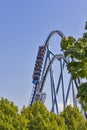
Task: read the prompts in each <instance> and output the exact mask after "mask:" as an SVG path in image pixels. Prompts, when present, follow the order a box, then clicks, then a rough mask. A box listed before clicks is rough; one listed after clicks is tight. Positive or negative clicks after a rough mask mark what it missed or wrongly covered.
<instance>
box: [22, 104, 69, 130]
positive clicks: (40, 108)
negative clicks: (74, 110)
mask: <svg viewBox="0 0 87 130" xmlns="http://www.w3.org/2000/svg"><path fill="white" fill-rule="evenodd" d="M21 113H22V115H23V116H25V117H26V118H27V119H28V120H29V124H28V125H29V127H28V128H29V130H68V129H67V126H66V125H65V122H64V119H63V118H62V117H60V116H58V115H56V114H53V113H51V112H49V111H48V110H47V108H46V107H45V106H44V105H43V104H41V103H40V102H35V103H34V104H33V105H32V106H30V107H26V108H23V110H22V111H21Z"/></svg>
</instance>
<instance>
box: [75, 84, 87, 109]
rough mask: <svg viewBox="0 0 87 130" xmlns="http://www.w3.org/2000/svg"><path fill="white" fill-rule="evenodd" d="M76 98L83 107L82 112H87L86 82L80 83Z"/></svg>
mask: <svg viewBox="0 0 87 130" xmlns="http://www.w3.org/2000/svg"><path fill="white" fill-rule="evenodd" d="M77 98H79V99H80V103H81V104H82V105H83V108H84V110H85V111H86V110H87V82H85V83H82V84H81V85H80V87H79V88H78V94H77Z"/></svg>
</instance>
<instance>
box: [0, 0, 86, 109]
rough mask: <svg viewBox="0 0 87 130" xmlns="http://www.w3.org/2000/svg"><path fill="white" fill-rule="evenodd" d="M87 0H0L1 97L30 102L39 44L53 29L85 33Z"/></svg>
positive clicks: (20, 105) (76, 33)
mask: <svg viewBox="0 0 87 130" xmlns="http://www.w3.org/2000/svg"><path fill="white" fill-rule="evenodd" d="M86 20H87V1H86V0H84V1H83V0H66V1H64V0H37V1H35V0H0V97H5V98H8V99H9V100H12V101H13V102H14V103H15V104H16V105H18V106H19V107H22V106H23V105H28V103H29V99H30V95H31V91H32V87H33V84H32V73H33V68H34V64H35V59H36V55H37V50H38V46H39V45H42V44H43V43H44V41H45V40H46V38H47V36H48V34H49V33H50V32H51V31H52V30H61V31H62V32H63V33H64V34H65V35H66V36H69V35H72V36H74V37H76V38H78V37H81V36H82V33H83V32H84V25H85V21H86Z"/></svg>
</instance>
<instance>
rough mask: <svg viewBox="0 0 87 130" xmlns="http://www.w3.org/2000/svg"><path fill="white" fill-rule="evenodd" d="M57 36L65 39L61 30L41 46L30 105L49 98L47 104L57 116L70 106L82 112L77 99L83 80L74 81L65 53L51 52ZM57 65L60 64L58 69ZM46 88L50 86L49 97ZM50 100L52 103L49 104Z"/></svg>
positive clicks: (52, 33)
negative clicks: (78, 108) (51, 41)
mask: <svg viewBox="0 0 87 130" xmlns="http://www.w3.org/2000/svg"><path fill="white" fill-rule="evenodd" d="M55 34H57V35H58V36H59V37H60V38H61V39H62V38H64V37H65V35H64V34H63V33H62V32H61V31H59V30H55V31H52V32H51V33H50V34H49V36H48V37H47V39H46V41H45V43H44V44H43V45H42V46H39V49H38V53H37V57H36V62H35V67H34V71H33V76H32V78H33V81H32V83H33V90H32V94H31V98H30V105H32V104H33V103H34V102H36V101H40V102H42V103H45V102H46V100H47V97H49V99H48V101H47V104H48V105H49V106H50V110H51V111H52V112H55V113H56V114H59V113H60V111H61V110H63V109H64V108H65V107H66V106H67V105H68V104H71V105H73V106H76V107H80V109H81V110H82V106H81V105H80V104H79V102H78V100H77V98H76V94H77V93H78V86H79V85H80V83H81V80H80V79H79V78H78V79H77V80H73V79H72V75H70V74H69V73H68V71H67V68H66V65H67V64H68V63H69V62H70V60H71V59H70V57H67V58H65V57H64V54H63V53H62V54H55V53H53V52H52V51H51V50H50V40H51V38H52V36H54V35H55ZM55 64H58V65H56V69H55ZM54 72H55V73H56V74H54ZM55 75H56V76H55ZM48 77H49V78H48ZM55 78H56V79H55ZM46 86H49V87H47V89H48V90H47V91H48V95H47V93H46V92H44V89H45V88H46ZM49 93H50V96H49ZM49 100H50V103H48V102H49ZM60 103H61V107H62V108H61V107H60ZM82 111H83V110H82Z"/></svg>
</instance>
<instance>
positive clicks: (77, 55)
mask: <svg viewBox="0 0 87 130" xmlns="http://www.w3.org/2000/svg"><path fill="white" fill-rule="evenodd" d="M85 29H87V22H86V26H85ZM61 50H62V51H63V52H64V55H65V57H67V56H69V57H70V58H71V61H70V62H69V63H68V64H67V70H68V72H69V73H71V75H72V78H73V79H74V80H76V79H77V78H82V79H84V78H85V79H87V32H85V33H84V34H83V37H82V38H78V39H77V40H76V39H75V38H74V37H72V36H69V37H68V38H63V39H62V41H61ZM83 86H84V87H83ZM78 88H79V89H78V95H77V98H79V100H80V103H82V104H83V108H84V109H85V110H87V92H86V89H87V84H86V83H84V85H83V84H82V85H80V86H79V87H78ZM82 88H83V89H82ZM84 88H85V89H84Z"/></svg>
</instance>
